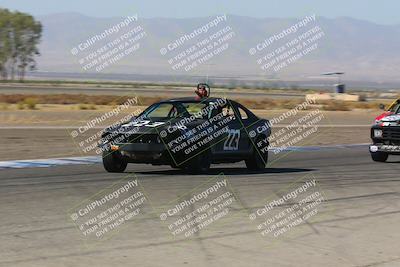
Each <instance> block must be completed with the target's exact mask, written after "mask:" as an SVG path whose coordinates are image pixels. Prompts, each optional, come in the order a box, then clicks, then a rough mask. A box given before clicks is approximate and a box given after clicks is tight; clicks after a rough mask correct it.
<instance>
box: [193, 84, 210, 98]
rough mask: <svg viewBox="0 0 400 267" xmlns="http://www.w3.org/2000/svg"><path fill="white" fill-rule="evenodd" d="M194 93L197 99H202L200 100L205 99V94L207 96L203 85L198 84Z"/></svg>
mask: <svg viewBox="0 0 400 267" xmlns="http://www.w3.org/2000/svg"><path fill="white" fill-rule="evenodd" d="M194 92H195V93H196V95H197V97H196V98H197V99H202V98H205V97H207V94H208V92H207V89H206V86H205V85H204V84H200V85H199V86H198V87H197V88H196V90H195V91H194Z"/></svg>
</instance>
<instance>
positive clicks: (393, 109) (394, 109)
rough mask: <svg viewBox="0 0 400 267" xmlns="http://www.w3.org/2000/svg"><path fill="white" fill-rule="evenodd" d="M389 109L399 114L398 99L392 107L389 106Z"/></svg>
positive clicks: (399, 105)
mask: <svg viewBox="0 0 400 267" xmlns="http://www.w3.org/2000/svg"><path fill="white" fill-rule="evenodd" d="M389 111H391V112H393V113H395V114H400V101H398V102H397V103H396V104H395V105H393V107H391V108H390V110H389Z"/></svg>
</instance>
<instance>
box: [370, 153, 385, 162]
mask: <svg viewBox="0 0 400 267" xmlns="http://www.w3.org/2000/svg"><path fill="white" fill-rule="evenodd" d="M388 157H389V154H388V153H385V152H374V153H371V158H372V160H373V161H376V162H386V161H387V159H388Z"/></svg>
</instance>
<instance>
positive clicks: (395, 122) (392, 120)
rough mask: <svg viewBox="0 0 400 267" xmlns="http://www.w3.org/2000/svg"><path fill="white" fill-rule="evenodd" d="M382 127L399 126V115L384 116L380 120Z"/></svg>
mask: <svg viewBox="0 0 400 267" xmlns="http://www.w3.org/2000/svg"><path fill="white" fill-rule="evenodd" d="M380 125H382V126H400V114H393V115H389V116H386V117H384V118H382V119H381V120H380Z"/></svg>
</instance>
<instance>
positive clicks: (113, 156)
mask: <svg viewBox="0 0 400 267" xmlns="http://www.w3.org/2000/svg"><path fill="white" fill-rule="evenodd" d="M127 165H128V163H127V162H126V160H124V158H123V157H122V156H121V154H120V153H119V152H109V151H104V152H103V166H104V169H105V170H106V171H108V172H124V171H125V169H126V166H127Z"/></svg>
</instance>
